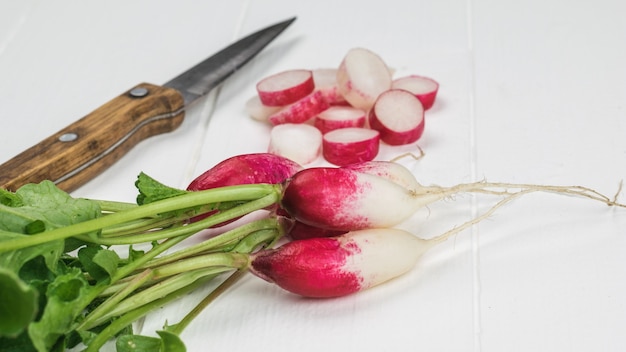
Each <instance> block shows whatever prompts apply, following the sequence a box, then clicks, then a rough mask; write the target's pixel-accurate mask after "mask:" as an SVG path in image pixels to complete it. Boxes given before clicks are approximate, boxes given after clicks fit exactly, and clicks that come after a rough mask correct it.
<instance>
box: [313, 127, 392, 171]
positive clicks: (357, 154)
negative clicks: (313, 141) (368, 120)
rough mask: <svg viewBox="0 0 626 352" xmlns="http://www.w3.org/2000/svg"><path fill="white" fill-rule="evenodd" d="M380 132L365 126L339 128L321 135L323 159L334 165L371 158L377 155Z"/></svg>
mask: <svg viewBox="0 0 626 352" xmlns="http://www.w3.org/2000/svg"><path fill="white" fill-rule="evenodd" d="M379 145H380V134H379V133H378V131H375V130H370V129H367V128H358V127H352V128H341V129H338V130H333V131H330V132H328V133H326V134H325V135H324V136H323V141H322V151H323V155H324V159H326V160H327V161H328V162H329V163H331V164H335V165H339V166H341V165H348V164H354V163H360V162H364V161H370V160H373V159H374V158H375V157H376V155H378V149H379Z"/></svg>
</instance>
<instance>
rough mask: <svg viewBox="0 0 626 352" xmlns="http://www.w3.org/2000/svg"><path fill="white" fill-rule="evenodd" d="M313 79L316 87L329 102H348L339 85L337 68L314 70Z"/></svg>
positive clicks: (332, 103) (334, 103)
mask: <svg viewBox="0 0 626 352" xmlns="http://www.w3.org/2000/svg"><path fill="white" fill-rule="evenodd" d="M313 81H315V89H317V90H319V91H321V92H322V94H323V95H324V97H325V98H326V101H328V103H329V104H331V105H338V104H345V103H346V99H345V98H344V97H343V95H341V93H340V92H339V87H337V69H336V68H318V69H315V70H313Z"/></svg>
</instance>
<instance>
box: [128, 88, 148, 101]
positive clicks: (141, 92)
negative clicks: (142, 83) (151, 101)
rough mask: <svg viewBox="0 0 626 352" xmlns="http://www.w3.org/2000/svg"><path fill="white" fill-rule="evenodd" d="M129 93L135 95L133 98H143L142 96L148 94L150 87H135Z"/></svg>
mask: <svg viewBox="0 0 626 352" xmlns="http://www.w3.org/2000/svg"><path fill="white" fill-rule="evenodd" d="M128 94H130V96H131V97H133V98H142V97H145V96H146V95H148V88H144V87H135V88H133V89H131V90H130V92H129V93H128Z"/></svg>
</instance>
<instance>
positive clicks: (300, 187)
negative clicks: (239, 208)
mask: <svg viewBox="0 0 626 352" xmlns="http://www.w3.org/2000/svg"><path fill="white" fill-rule="evenodd" d="M440 198H441V196H440V195H439V194H432V195H429V194H425V195H422V197H417V196H416V192H414V191H410V190H408V189H406V188H404V187H402V186H400V185H398V184H396V183H394V182H392V181H389V180H386V179H384V178H382V177H378V176H374V175H369V174H366V173H361V172H357V171H354V170H350V169H345V168H332V167H318V168H309V169H304V170H301V171H299V172H297V173H296V174H295V175H293V177H292V178H290V179H289V180H287V181H286V182H285V185H284V189H283V193H282V199H281V208H282V209H284V210H285V211H286V212H287V213H288V214H289V215H290V216H291V217H292V218H293V219H295V220H297V221H301V222H303V223H305V224H307V225H311V226H315V227H320V228H325V229H333V230H344V231H351V230H359V229H365V228H375V227H392V226H395V225H397V224H399V223H400V222H402V221H404V220H405V219H407V218H408V217H410V216H411V215H412V214H414V213H415V212H416V210H417V209H418V208H420V207H421V206H423V205H426V204H428V203H431V202H433V201H435V200H438V199H440Z"/></svg>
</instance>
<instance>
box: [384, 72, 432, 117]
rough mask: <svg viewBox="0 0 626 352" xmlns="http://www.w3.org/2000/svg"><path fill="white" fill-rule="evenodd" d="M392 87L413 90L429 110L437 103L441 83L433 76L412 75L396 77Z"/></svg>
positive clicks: (425, 108)
mask: <svg viewBox="0 0 626 352" xmlns="http://www.w3.org/2000/svg"><path fill="white" fill-rule="evenodd" d="M391 88H392V89H404V90H406V91H409V92H411V93H412V94H413V95H415V96H416V97H417V99H419V101H421V102H422V105H423V106H424V110H428V109H430V108H431V107H432V106H433V104H434V103H435V98H436V97H437V91H438V90H439V83H437V81H435V80H434V79H432V78H428V77H424V76H417V75H410V76H406V77H400V78H396V79H394V80H393V81H392V82H391Z"/></svg>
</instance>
